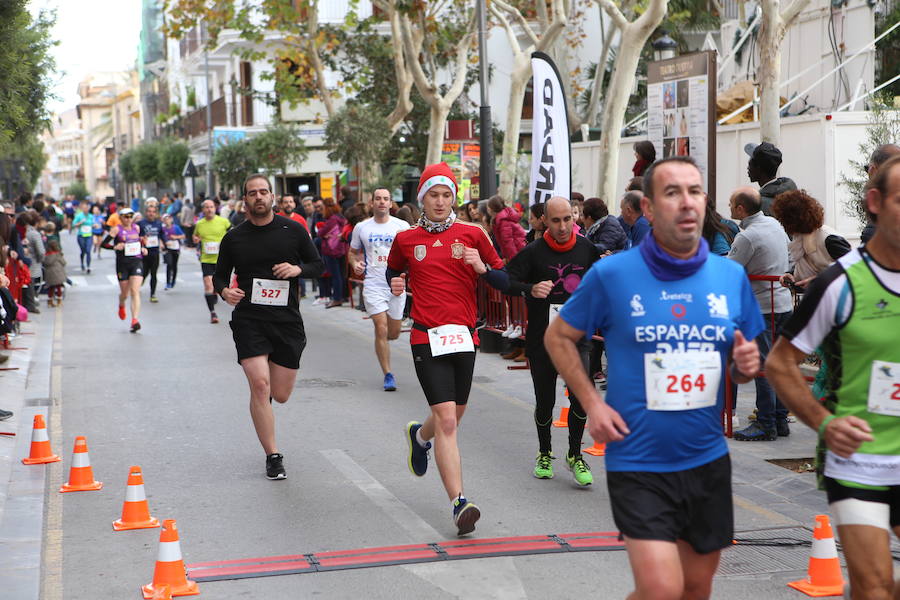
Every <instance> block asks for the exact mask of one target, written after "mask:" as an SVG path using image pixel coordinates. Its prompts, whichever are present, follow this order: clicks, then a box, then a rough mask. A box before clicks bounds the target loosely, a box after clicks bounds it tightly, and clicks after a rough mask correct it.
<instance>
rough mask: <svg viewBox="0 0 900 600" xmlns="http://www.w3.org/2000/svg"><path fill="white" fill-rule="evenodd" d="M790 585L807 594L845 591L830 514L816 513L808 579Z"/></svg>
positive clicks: (827, 593) (834, 594) (831, 594)
mask: <svg viewBox="0 0 900 600" xmlns="http://www.w3.org/2000/svg"><path fill="white" fill-rule="evenodd" d="M788 585H789V586H790V587H792V588H794V589H795V590H800V591H801V592H803V593H804V594H806V595H807V596H813V597H823V596H841V595H843V593H844V577H843V575H842V574H841V561H840V559H839V558H838V553H837V547H836V546H835V544H834V533H833V532H832V531H831V523H830V522H829V521H828V515H816V528H815V529H813V543H812V550H811V551H810V554H809V568H808V569H807V574H806V579H801V580H799V581H791V582H790V583H788Z"/></svg>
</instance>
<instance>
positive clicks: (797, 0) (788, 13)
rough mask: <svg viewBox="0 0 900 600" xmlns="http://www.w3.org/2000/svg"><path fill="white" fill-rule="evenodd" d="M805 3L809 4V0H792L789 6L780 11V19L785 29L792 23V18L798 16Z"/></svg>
mask: <svg viewBox="0 0 900 600" xmlns="http://www.w3.org/2000/svg"><path fill="white" fill-rule="evenodd" d="M807 4H809V0H794V1H793V2H791V4H790V6H788V7H787V8H786V9H784V12H782V13H781V20H782V27H784V29H785V30H787V29H789V28H790V27H791V25H793V24H794V20H795V19H796V18H797V17H799V16H800V13H801V12H803V9H804V8H806V5H807Z"/></svg>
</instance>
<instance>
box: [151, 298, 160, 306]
mask: <svg viewBox="0 0 900 600" xmlns="http://www.w3.org/2000/svg"><path fill="white" fill-rule="evenodd" d="M150 302H152V303H153V304H156V303H157V302H159V299H158V298H157V297H156V296H150Z"/></svg>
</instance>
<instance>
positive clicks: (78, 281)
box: [69, 275, 89, 287]
mask: <svg viewBox="0 0 900 600" xmlns="http://www.w3.org/2000/svg"><path fill="white" fill-rule="evenodd" d="M69 279H71V280H72V285H74V286H75V287H84V286H87V285H89V284H88V281H87V277H85V276H83V275H71V276H70V277H69Z"/></svg>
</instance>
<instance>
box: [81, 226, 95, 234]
mask: <svg viewBox="0 0 900 600" xmlns="http://www.w3.org/2000/svg"><path fill="white" fill-rule="evenodd" d="M79 231H81V235H91V231H93V227H91V226H90V225H82V226H81V228H80V229H79Z"/></svg>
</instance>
